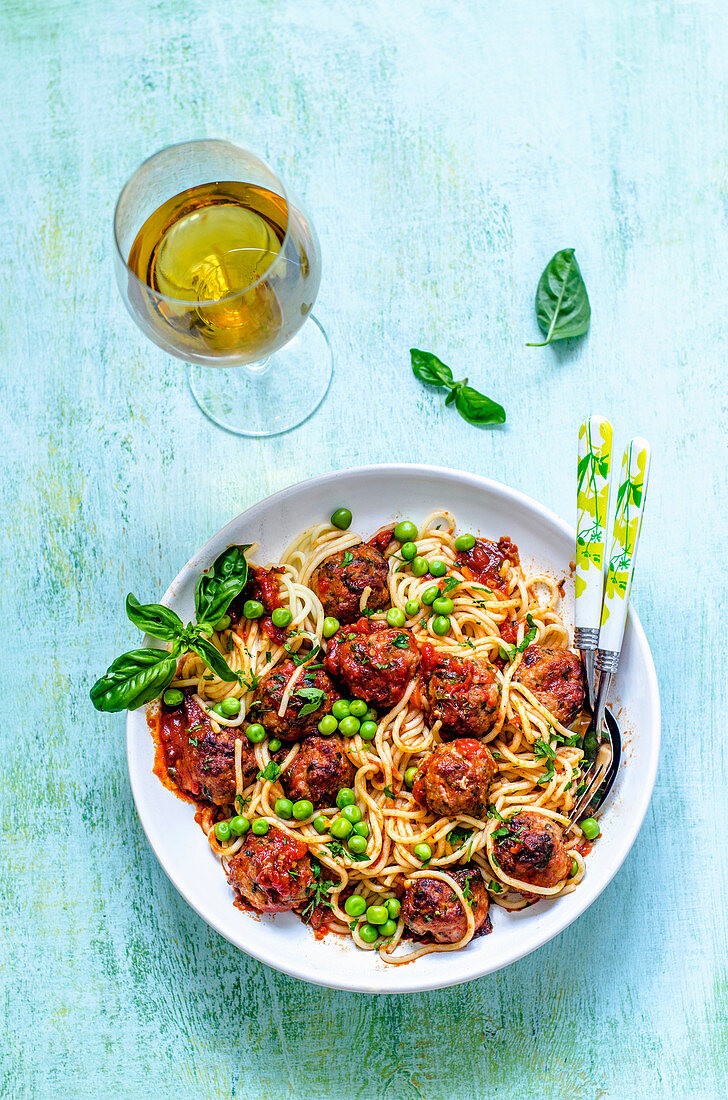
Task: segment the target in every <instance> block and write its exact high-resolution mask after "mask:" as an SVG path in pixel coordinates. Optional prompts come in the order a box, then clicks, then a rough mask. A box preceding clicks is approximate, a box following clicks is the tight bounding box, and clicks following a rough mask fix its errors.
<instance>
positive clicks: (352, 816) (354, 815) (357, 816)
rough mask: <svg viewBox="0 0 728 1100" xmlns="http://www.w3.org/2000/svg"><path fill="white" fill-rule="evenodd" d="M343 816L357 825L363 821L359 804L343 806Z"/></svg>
mask: <svg viewBox="0 0 728 1100" xmlns="http://www.w3.org/2000/svg"><path fill="white" fill-rule="evenodd" d="M341 816H342V817H343V818H345V819H346V820H347V821H350V822H351V823H352V825H357V824H358V823H359V822H360V821H361V810H360V809H359V807H358V806H342V808H341Z"/></svg>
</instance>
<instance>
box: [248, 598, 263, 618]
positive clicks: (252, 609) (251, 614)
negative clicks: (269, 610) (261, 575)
mask: <svg viewBox="0 0 728 1100" xmlns="http://www.w3.org/2000/svg"><path fill="white" fill-rule="evenodd" d="M263 614H265V608H264V607H263V604H262V603H261V602H260V600H246V601H245V603H244V604H243V615H244V616H245V618H246V619H259V618H260V616H261V615H263Z"/></svg>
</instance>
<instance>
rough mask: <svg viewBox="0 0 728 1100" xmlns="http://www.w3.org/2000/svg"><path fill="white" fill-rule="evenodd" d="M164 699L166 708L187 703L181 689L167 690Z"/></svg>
mask: <svg viewBox="0 0 728 1100" xmlns="http://www.w3.org/2000/svg"><path fill="white" fill-rule="evenodd" d="M162 699H163V700H164V705H165V706H166V707H178V706H179V705H180V703H184V701H185V697H184V693H183V692H181V691H180V690H179V688H167V690H166V691H165V693H164V695H163V696H162Z"/></svg>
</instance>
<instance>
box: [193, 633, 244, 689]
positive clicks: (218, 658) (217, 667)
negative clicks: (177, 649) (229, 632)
mask: <svg viewBox="0 0 728 1100" xmlns="http://www.w3.org/2000/svg"><path fill="white" fill-rule="evenodd" d="M190 649H192V650H194V652H195V653H196V654H197V655H198V657H202V660H203V661H204V662H205V664H206V665H207V667H208V668H211V669H212V671H213V672H214V673H215V675H216V676H219V677H220V679H221V680H225V681H226V682H227V683H231V682H232V681H233V680H237V679H238V674H237V672H233V670H232V669H231V668H230V665H229V664H228V663H227V661H226V660H225V658H224V657H223V655H222V653H221V652H220V650H219V649H216V648H215V646H214V645H213V644H212V642H208V640H207V638H203V637H201V636H200V635H198V636H197V637H196V638H191V639H190Z"/></svg>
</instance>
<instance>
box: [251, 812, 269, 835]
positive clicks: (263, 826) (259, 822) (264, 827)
mask: <svg viewBox="0 0 728 1100" xmlns="http://www.w3.org/2000/svg"><path fill="white" fill-rule="evenodd" d="M250 828H251V830H252V832H253V835H254V836H265V834H266V833H267V832H268V822H267V821H264V820H263V818H262V817H257V818H256V819H255V821H254V822H253V824H252V825H251V826H250Z"/></svg>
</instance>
